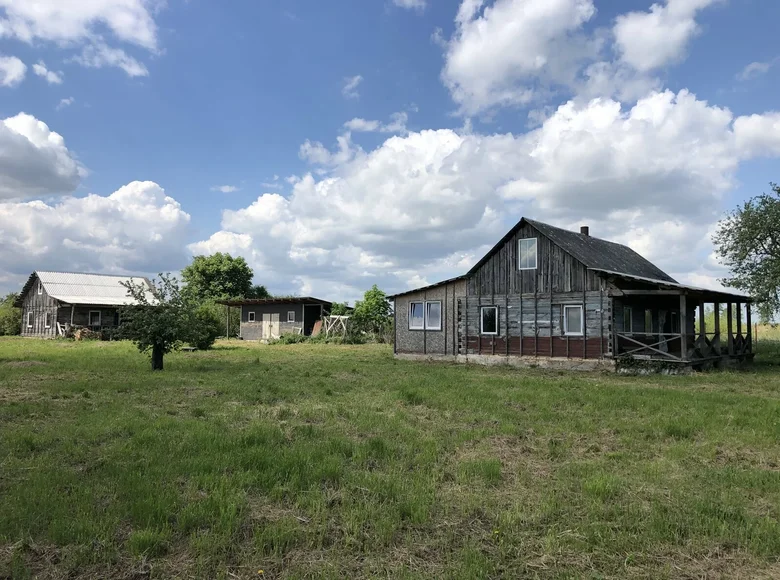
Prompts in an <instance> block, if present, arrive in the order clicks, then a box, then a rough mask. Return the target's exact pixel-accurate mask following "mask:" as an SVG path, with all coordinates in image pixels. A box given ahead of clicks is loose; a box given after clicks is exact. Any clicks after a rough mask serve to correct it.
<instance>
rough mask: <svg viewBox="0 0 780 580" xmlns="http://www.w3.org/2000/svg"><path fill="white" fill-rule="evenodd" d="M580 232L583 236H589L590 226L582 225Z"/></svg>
mask: <svg viewBox="0 0 780 580" xmlns="http://www.w3.org/2000/svg"><path fill="white" fill-rule="evenodd" d="M580 233H581V234H582V235H583V236H589V235H590V228H589V227H588V226H582V227H581V228H580Z"/></svg>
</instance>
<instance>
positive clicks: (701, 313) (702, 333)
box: [699, 300, 707, 340]
mask: <svg viewBox="0 0 780 580" xmlns="http://www.w3.org/2000/svg"><path fill="white" fill-rule="evenodd" d="M699 335H700V336H701V337H702V338H703V339H705V340H706V339H707V328H706V326H705V324H704V300H699Z"/></svg>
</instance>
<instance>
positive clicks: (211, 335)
mask: <svg viewBox="0 0 780 580" xmlns="http://www.w3.org/2000/svg"><path fill="white" fill-rule="evenodd" d="M221 332H222V321H221V320H220V318H219V315H218V314H217V313H216V311H215V310H214V308H213V305H212V304H201V305H200V306H198V307H197V308H196V309H195V311H194V312H193V313H192V321H191V322H190V329H189V337H188V338H187V342H189V343H190V344H191V345H192V346H194V347H195V348H197V349H198V350H208V349H210V348H211V347H212V346H213V345H214V342H215V341H216V340H217V337H218V336H219V335H220V333H221Z"/></svg>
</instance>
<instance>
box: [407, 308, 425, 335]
mask: <svg viewBox="0 0 780 580" xmlns="http://www.w3.org/2000/svg"><path fill="white" fill-rule="evenodd" d="M409 330H425V302H410V303H409Z"/></svg>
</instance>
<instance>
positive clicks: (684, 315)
mask: <svg viewBox="0 0 780 580" xmlns="http://www.w3.org/2000/svg"><path fill="white" fill-rule="evenodd" d="M686 298H687V297H686V296H685V294H680V359H681V360H688V304H687V301H686Z"/></svg>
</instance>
